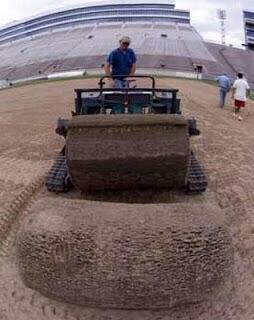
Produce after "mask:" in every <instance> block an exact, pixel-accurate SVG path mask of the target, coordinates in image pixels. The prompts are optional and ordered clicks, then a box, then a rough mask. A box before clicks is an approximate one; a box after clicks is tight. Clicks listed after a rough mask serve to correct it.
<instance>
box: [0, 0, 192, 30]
mask: <svg viewBox="0 0 254 320" xmlns="http://www.w3.org/2000/svg"><path fill="white" fill-rule="evenodd" d="M123 4H124V5H128V4H153V5H160V4H163V5H169V6H170V5H171V6H175V0H111V1H110V0H104V1H99V2H98V1H97V2H83V3H80V4H74V5H71V6H70V5H69V6H64V7H59V8H57V9H53V10H50V11H44V12H40V13H38V14H36V15H32V16H30V17H27V18H26V19H22V20H15V21H12V22H10V23H7V24H5V25H4V26H2V27H1V28H0V30H2V29H5V28H7V27H10V26H15V25H16V24H20V23H24V22H26V21H29V20H31V19H34V18H39V17H43V16H44V15H48V14H52V13H57V12H61V11H68V10H72V9H79V8H86V7H88V8H89V7H96V6H104V5H123ZM181 11H188V10H181ZM188 12H189V11H188Z"/></svg>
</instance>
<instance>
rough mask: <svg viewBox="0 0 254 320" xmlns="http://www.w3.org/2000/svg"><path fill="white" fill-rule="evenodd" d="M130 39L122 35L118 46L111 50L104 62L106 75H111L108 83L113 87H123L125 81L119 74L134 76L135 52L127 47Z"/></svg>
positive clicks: (125, 83)
mask: <svg viewBox="0 0 254 320" xmlns="http://www.w3.org/2000/svg"><path fill="white" fill-rule="evenodd" d="M130 43H131V39H130V38H129V37H126V36H125V37H122V38H121V40H120V46H119V48H117V49H115V50H113V51H112V52H111V53H110V54H109V55H108V57H107V62H106V64H105V67H104V69H105V73H106V75H107V76H113V79H112V81H110V85H111V86H113V87H114V88H124V87H125V86H126V85H127V83H128V82H127V81H126V79H125V78H124V77H120V76H128V77H131V76H134V74H135V71H136V62H137V58H136V54H135V52H134V51H133V50H132V49H131V48H129V45H130Z"/></svg>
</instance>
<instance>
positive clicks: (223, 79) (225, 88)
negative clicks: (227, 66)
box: [216, 73, 231, 108]
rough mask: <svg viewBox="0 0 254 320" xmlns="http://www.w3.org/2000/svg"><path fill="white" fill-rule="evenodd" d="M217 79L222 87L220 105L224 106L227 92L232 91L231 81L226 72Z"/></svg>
mask: <svg viewBox="0 0 254 320" xmlns="http://www.w3.org/2000/svg"><path fill="white" fill-rule="evenodd" d="M216 81H217V82H218V84H219V88H220V103H219V107H220V108H224V105H225V100H226V96H227V93H228V92H229V91H230V88H231V81H230V79H229V78H228V77H227V75H226V74H225V73H223V74H222V75H220V76H218V77H217V79H216Z"/></svg>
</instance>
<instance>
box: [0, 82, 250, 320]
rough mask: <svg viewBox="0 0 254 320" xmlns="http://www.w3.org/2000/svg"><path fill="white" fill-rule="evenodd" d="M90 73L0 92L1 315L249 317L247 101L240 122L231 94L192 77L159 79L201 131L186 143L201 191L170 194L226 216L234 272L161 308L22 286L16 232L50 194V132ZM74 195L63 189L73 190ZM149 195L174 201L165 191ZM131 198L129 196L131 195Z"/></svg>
mask: <svg viewBox="0 0 254 320" xmlns="http://www.w3.org/2000/svg"><path fill="white" fill-rule="evenodd" d="M96 82H97V81H96V80H86V81H84V80H73V81H65V82H56V83H45V84H38V85H32V86H26V87H21V88H16V89H15V88H13V89H10V90H4V91H1V92H0V126H1V136H0V168H1V170H0V243H1V244H0V288H1V290H0V319H1V320H2V319H3V320H6V319H8V320H30V319H31V320H32V319H38V320H42V319H50V320H67V319H68V320H74V319H75V320H92V319H93V320H120V319H121V320H122V319H124V320H136V319H137V320H152V319H153V320H162V319H163V320H176V319H179V320H187V319H188V320H190V319H193V320H215V319H216V320H217V319H218V320H229V319H230V320H231V319H232V320H252V319H254V303H253V302H254V293H253V292H254V191H253V190H254V165H253V163H254V129H253V128H254V104H253V103H252V102H249V113H247V112H246V114H245V117H244V120H243V121H242V122H239V121H238V120H236V119H235V118H233V117H232V114H231V101H230V99H228V101H227V105H226V108H225V109H224V110H221V109H219V108H218V97H217V95H218V92H217V88H215V87H213V86H210V85H208V84H204V83H199V82H196V81H186V80H172V79H161V80H159V81H158V83H159V85H160V86H161V87H167V86H170V87H175V88H179V89H180V96H181V98H182V108H183V111H184V114H186V115H188V116H190V115H194V116H195V117H196V118H197V121H198V125H199V128H200V129H201V131H202V135H201V136H199V137H196V138H193V142H192V145H193V149H194V150H195V151H196V154H197V155H198V156H199V158H200V159H202V161H203V164H204V166H205V168H206V171H207V174H208V176H209V187H208V190H207V192H206V193H205V194H204V195H202V196H198V197H191V198H190V197H187V198H186V197H182V198H181V199H180V198H179V197H178V196H176V200H177V201H188V202H189V203H192V202H193V203H196V202H198V201H200V202H202V203H205V202H207V203H208V202H209V203H210V204H211V203H214V204H215V205H216V206H219V207H220V208H221V210H223V211H224V213H225V214H226V216H227V224H228V226H229V228H230V232H231V234H232V237H233V242H234V248H235V250H234V266H232V268H233V270H234V276H233V279H232V280H231V281H230V283H229V284H228V286H227V290H223V291H222V292H221V293H220V294H217V295H216V296H215V297H213V299H211V300H210V301H208V302H204V303H202V304H200V305H194V306H188V307H187V306H185V307H182V308H180V309H174V310H165V311H156V312H150V311H116V310H96V309H88V308H80V307H76V306H71V305H65V304H62V303H59V302H55V301H53V300H52V301H51V300H49V299H46V298H44V297H42V296H41V295H40V294H39V293H37V292H34V291H32V290H30V289H27V288H26V287H25V286H24V285H23V283H22V282H21V280H20V278H19V275H18V272H17V269H16V266H15V236H16V234H17V232H18V230H19V228H20V226H22V221H23V219H24V217H26V216H27V215H29V208H30V207H31V206H32V205H33V203H35V202H36V201H37V200H38V199H39V198H41V197H45V196H52V197H54V195H49V194H48V192H47V191H46V189H45V187H44V186H43V177H44V175H45V173H46V172H47V170H48V169H49V168H50V166H51V165H52V163H53V159H54V157H55V156H56V155H57V152H58V151H59V150H60V148H61V147H62V145H63V139H62V138H61V137H59V136H57V135H56V134H55V133H54V130H55V125H56V120H57V118H58V117H59V116H61V117H67V118H68V117H69V115H70V111H71V110H72V106H73V98H74V93H73V89H74V88H77V87H86V86H88V85H89V86H91V85H92V84H93V85H94V86H96ZM75 196H76V195H73V194H71V195H68V196H67V197H74V198H75ZM150 199H154V201H155V202H169V201H173V200H174V199H173V200H172V198H170V196H169V195H168V194H167V193H164V194H163V195H151V197H150ZM134 202H135V201H134Z"/></svg>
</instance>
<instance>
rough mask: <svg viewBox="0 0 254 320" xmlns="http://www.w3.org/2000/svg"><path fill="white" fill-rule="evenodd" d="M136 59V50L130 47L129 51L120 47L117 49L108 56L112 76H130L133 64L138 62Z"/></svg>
mask: <svg viewBox="0 0 254 320" xmlns="http://www.w3.org/2000/svg"><path fill="white" fill-rule="evenodd" d="M136 61H137V58H136V55H135V52H134V51H133V50H132V49H130V48H129V49H128V50H127V51H123V50H121V49H120V48H118V49H115V50H113V51H112V52H111V53H110V54H109V56H108V58H107V62H108V63H109V64H110V65H111V66H112V76H117V75H124V76H125V75H126V76H128V75H129V74H130V71H131V68H132V65H133V64H134V63H136Z"/></svg>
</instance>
